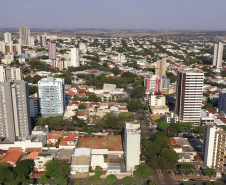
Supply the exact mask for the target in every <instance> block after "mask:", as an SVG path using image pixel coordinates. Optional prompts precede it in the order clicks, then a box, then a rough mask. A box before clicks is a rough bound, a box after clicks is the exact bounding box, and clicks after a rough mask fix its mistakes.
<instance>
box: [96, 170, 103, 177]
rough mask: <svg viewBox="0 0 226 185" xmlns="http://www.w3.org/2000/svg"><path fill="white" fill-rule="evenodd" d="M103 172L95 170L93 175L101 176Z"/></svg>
mask: <svg viewBox="0 0 226 185" xmlns="http://www.w3.org/2000/svg"><path fill="white" fill-rule="evenodd" d="M103 173H104V172H103V171H102V170H97V171H96V172H95V175H97V176H101V175H103Z"/></svg>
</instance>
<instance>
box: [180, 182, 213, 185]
mask: <svg viewBox="0 0 226 185" xmlns="http://www.w3.org/2000/svg"><path fill="white" fill-rule="evenodd" d="M211 184H212V183H211ZM183 185H190V183H188V182H184V183H183Z"/></svg>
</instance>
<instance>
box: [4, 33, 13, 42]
mask: <svg viewBox="0 0 226 185" xmlns="http://www.w3.org/2000/svg"><path fill="white" fill-rule="evenodd" d="M4 39H5V43H6V44H8V43H11V42H12V36H11V33H9V32H6V33H4Z"/></svg>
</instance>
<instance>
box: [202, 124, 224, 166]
mask: <svg viewBox="0 0 226 185" xmlns="http://www.w3.org/2000/svg"><path fill="white" fill-rule="evenodd" d="M225 148H226V131H224V130H223V129H222V128H220V127H217V126H216V125H214V124H209V125H206V127H205V131H204V143H203V151H202V154H203V156H204V164H205V166H208V167H209V168H215V169H218V170H226V153H225Z"/></svg>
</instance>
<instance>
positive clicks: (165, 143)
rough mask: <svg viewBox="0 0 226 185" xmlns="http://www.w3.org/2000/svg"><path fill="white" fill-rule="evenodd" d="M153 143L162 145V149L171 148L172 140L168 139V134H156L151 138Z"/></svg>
mask: <svg viewBox="0 0 226 185" xmlns="http://www.w3.org/2000/svg"><path fill="white" fill-rule="evenodd" d="M150 139H151V141H153V142H155V143H158V144H160V145H161V146H162V147H165V148H169V147H170V146H171V140H170V138H169V137H167V134H166V132H156V133H154V134H153V135H152V136H151V138H150Z"/></svg>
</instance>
